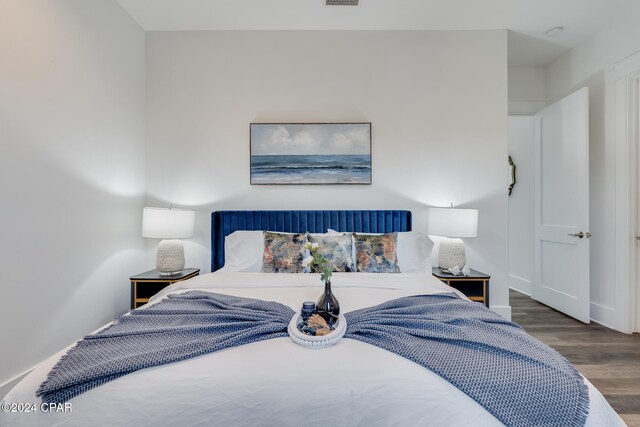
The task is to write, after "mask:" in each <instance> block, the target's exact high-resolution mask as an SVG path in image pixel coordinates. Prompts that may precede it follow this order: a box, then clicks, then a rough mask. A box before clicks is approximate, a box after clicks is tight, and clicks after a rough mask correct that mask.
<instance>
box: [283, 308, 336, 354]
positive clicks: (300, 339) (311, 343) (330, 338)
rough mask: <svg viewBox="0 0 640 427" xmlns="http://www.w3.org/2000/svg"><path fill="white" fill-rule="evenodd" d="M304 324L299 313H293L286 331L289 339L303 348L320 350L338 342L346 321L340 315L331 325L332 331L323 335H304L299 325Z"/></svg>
mask: <svg viewBox="0 0 640 427" xmlns="http://www.w3.org/2000/svg"><path fill="white" fill-rule="evenodd" d="M304 324H305V322H304V321H303V319H302V315H301V314H300V313H295V314H294V315H293V317H292V318H291V321H290V322H289V326H288V327H287V331H288V332H289V337H290V338H291V340H292V341H293V342H295V343H296V344H299V345H301V346H303V347H310V348H321V347H329V346H332V345H334V344H335V343H337V342H338V341H340V339H341V338H342V337H343V336H344V333H345V331H346V330H347V319H345V317H344V316H343V315H342V314H340V315H339V316H338V321H337V322H336V323H335V324H334V325H333V330H332V331H331V332H328V333H324V335H310V334H308V333H305V332H304V331H303V330H302V328H301V327H299V325H304Z"/></svg>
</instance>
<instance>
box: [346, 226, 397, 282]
mask: <svg viewBox="0 0 640 427" xmlns="http://www.w3.org/2000/svg"><path fill="white" fill-rule="evenodd" d="M353 239H354V242H355V245H356V269H357V270H358V271H359V272H363V273H399V272H400V269H399V268H398V256H397V253H396V252H397V247H398V233H389V234H371V235H369V234H354V236H353Z"/></svg>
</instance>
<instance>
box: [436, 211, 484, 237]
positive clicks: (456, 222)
mask: <svg viewBox="0 0 640 427" xmlns="http://www.w3.org/2000/svg"><path fill="white" fill-rule="evenodd" d="M427 233H428V234H434V235H436V236H444V237H476V236H477V235H478V210H477V209H456V208H430V209H429V212H428V215H427Z"/></svg>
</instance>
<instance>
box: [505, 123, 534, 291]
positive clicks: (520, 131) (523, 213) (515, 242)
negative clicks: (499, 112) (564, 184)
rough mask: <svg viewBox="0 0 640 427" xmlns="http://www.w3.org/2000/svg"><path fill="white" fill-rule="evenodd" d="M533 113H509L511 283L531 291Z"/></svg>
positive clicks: (523, 289)
mask: <svg viewBox="0 0 640 427" xmlns="http://www.w3.org/2000/svg"><path fill="white" fill-rule="evenodd" d="M533 126H534V122H533V116H510V117H509V155H510V156H511V158H512V159H513V162H514V163H515V165H516V185H515V186H514V187H513V191H512V193H511V196H509V287H510V288H513V289H516V290H518V291H520V292H523V293H525V294H527V295H531V287H532V283H533V264H534V262H533V253H534V252H533V238H534V217H533V214H534V142H535V141H534V127H533Z"/></svg>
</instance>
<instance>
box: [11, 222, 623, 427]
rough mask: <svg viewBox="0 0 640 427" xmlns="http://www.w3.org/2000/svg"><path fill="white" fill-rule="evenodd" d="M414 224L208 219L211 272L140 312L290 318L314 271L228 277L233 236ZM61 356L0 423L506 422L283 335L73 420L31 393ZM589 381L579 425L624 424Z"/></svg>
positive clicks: (371, 277)
mask: <svg viewBox="0 0 640 427" xmlns="http://www.w3.org/2000/svg"><path fill="white" fill-rule="evenodd" d="M411 220H412V218H411V212H408V211H223V212H214V213H213V215H212V258H211V260H212V261H211V262H212V271H213V273H210V274H204V275H201V276H198V277H196V278H193V279H190V280H188V281H184V282H178V283H176V284H174V285H172V286H170V287H169V288H166V289H165V290H163V291H162V292H161V293H159V294H158V295H156V296H155V297H154V298H152V301H151V302H150V303H149V304H147V306H145V307H143V308H141V309H139V310H147V309H148V308H149V307H153V306H154V305H156V304H160V303H161V302H162V301H163V300H165V299H167V298H169V296H170V295H180V294H186V293H189V292H193V291H201V292H207V293H212V292H213V293H217V294H227V295H235V296H239V297H249V298H257V299H262V300H272V301H277V302H279V303H282V304H284V305H286V306H289V307H291V309H293V310H295V311H297V310H299V307H300V304H301V302H302V301H307V300H316V299H317V297H318V296H319V294H320V292H321V289H322V287H321V283H320V281H319V280H318V275H317V274H308V273H299V274H269V273H257V272H238V271H231V269H230V268H229V266H226V267H225V252H224V251H225V244H224V243H225V238H226V237H227V236H229V235H230V234H232V233H234V232H235V231H238V230H273V231H281V232H292V233H297V232H305V231H309V232H312V233H325V232H327V230H328V229H334V230H336V231H338V232H343V231H348V232H352V231H355V232H359V233H389V232H401V233H402V232H409V231H411ZM332 284H333V290H334V293H335V294H336V295H337V296H338V298H339V300H340V304H341V308H342V311H343V312H345V313H346V312H350V311H353V310H357V309H361V308H365V307H370V306H374V305H376V304H380V303H384V302H386V301H389V300H394V299H397V298H402V297H406V296H412V295H418V294H432V295H444V294H450V293H451V292H452V291H453V292H455V290H453V289H452V288H450V287H448V286H446V285H445V284H443V283H442V282H440V281H439V280H437V279H436V278H434V277H433V276H432V275H431V273H430V272H429V271H413V272H404V273H399V274H380V273H334V276H333V279H332ZM458 296H459V297H460V298H464V296H463V295H461V294H458ZM468 304H476V303H472V302H468ZM67 351H68V349H64V350H62V351H61V352H59V353H58V354H56V355H54V356H52V357H51V358H50V359H48V360H47V361H45V362H43V363H42V364H40V365H39V366H38V367H36V368H35V369H34V370H33V371H32V372H31V373H30V374H29V375H28V376H27V377H25V379H24V380H22V381H21V382H20V383H19V384H18V385H16V387H14V389H13V390H12V391H11V392H9V394H8V395H7V396H6V397H5V398H4V399H3V403H29V402H32V403H33V404H34V405H35V406H36V410H35V411H33V412H32V413H22V414H19V413H7V412H0V425H12V426H13V425H16V426H40V425H43V426H44V425H47V426H48V425H71V426H76V425H77V426H86V425H118V426H128V425H131V426H158V425H185V426H187V425H220V426H230V425H232V426H255V425H279V426H285V425H310V426H315V425H318V426H320V425H323V426H324V425H340V426H360V425H372V426H388V425H408V426H414V425H421V426H469V425H474V426H494V425H503V423H501V422H500V421H499V420H498V419H497V418H495V417H494V416H493V415H492V414H491V413H489V412H488V411H487V410H486V409H485V408H483V407H482V406H481V405H480V404H479V403H477V402H476V401H474V400H473V399H471V398H470V397H469V396H468V395H467V394H465V393H463V392H462V391H460V390H459V389H457V388H456V387H454V386H453V385H452V384H450V383H449V382H447V381H445V380H444V379H443V378H441V377H440V376H438V375H436V374H435V373H433V372H431V371H430V370H428V369H425V368H424V367H423V366H420V365H418V364H416V363H414V362H412V361H410V360H408V359H406V358H403V357H401V356H399V355H397V354H394V353H392V352H389V351H386V350H383V349H381V348H377V347H374V346H372V345H369V344H366V343H363V342H360V341H357V340H353V339H342V340H341V341H340V342H339V343H338V344H336V345H335V346H332V347H328V348H323V349H320V350H314V349H308V348H304V347H301V346H299V345H296V344H295V343H294V342H293V341H292V340H290V339H289V338H287V337H282V338H276V339H271V340H265V341H260V342H254V343H252V344H248V345H244V346H240V347H235V348H227V349H224V350H221V351H217V352H214V353H209V354H204V355H201V356H198V357H195V358H191V359H188V360H184V361H180V362H176V363H171V364H166V365H161V366H155V367H151V368H147V369H142V370H138V371H136V372H133V373H131V374H128V375H125V376H122V377H120V378H118V379H116V380H114V381H110V382H108V383H106V384H104V385H101V386H100V387H97V388H93V389H91V390H89V391H86V392H85V393H82V394H80V395H78V396H77V397H74V398H73V399H71V400H70V402H69V403H71V404H72V412H64V411H63V410H60V411H59V412H56V411H55V410H53V411H46V412H45V411H42V410H41V408H39V405H40V400H39V399H38V398H36V397H35V390H36V389H37V388H38V386H39V385H40V384H41V383H42V382H43V381H44V380H45V379H46V378H47V375H48V373H49V371H50V370H51V368H52V367H53V366H54V365H56V363H57V362H58V360H59V359H60V358H61V357H63V356H64V355H65V354H66V352H67ZM452 357H455V355H452ZM469 375H474V372H471V371H470V372H469ZM584 382H585V384H586V385H587V386H588V396H589V412H588V415H587V418H586V423H585V425H587V426H618V425H624V423H623V422H622V420H621V419H620V418H619V416H618V415H617V414H616V413H615V412H614V411H613V409H612V408H611V407H610V406H609V404H608V403H607V402H606V400H605V399H604V397H603V396H602V395H601V394H600V393H599V392H598V391H597V390H596V389H595V388H594V387H593V386H592V385H591V384H590V383H589V382H588V381H587V380H586V379H584Z"/></svg>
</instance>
